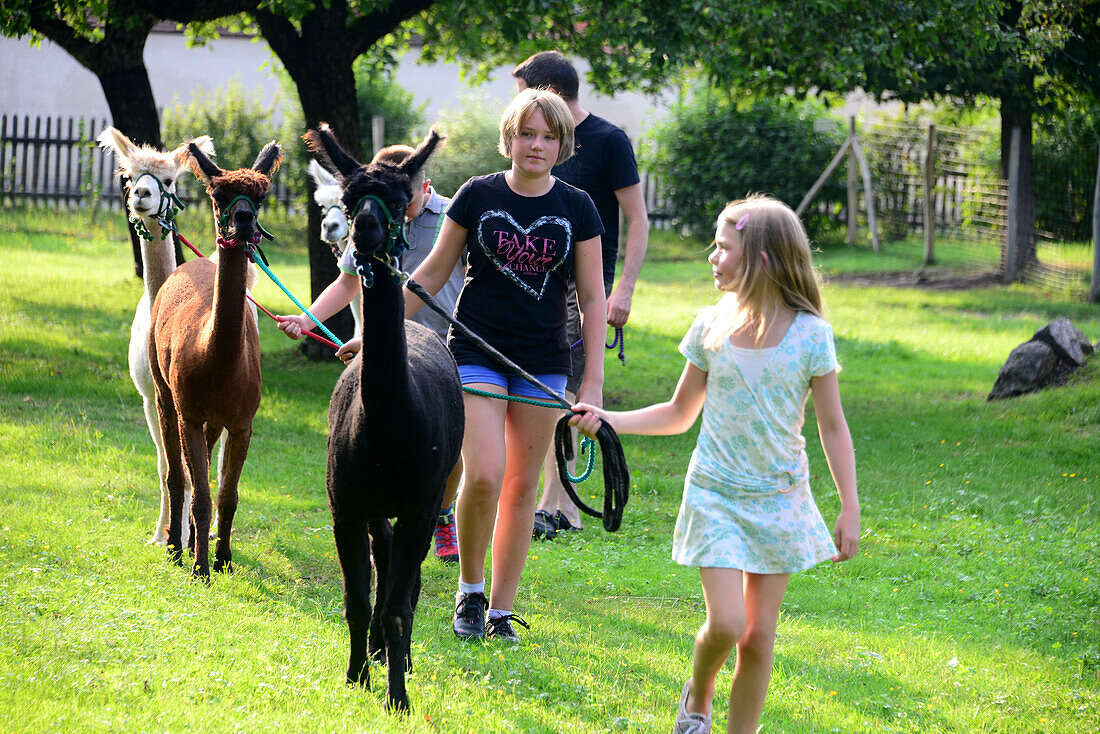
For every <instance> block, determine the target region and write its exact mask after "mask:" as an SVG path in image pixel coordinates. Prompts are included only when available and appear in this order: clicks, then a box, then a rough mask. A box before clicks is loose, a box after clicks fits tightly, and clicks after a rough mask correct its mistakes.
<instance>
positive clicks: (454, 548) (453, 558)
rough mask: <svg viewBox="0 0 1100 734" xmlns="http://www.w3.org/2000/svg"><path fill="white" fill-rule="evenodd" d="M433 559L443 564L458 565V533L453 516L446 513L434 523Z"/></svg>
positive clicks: (450, 513)
mask: <svg viewBox="0 0 1100 734" xmlns="http://www.w3.org/2000/svg"><path fill="white" fill-rule="evenodd" d="M433 537H434V538H435V557H436V558H438V559H439V560H441V561H443V562H444V563H458V531H457V530H456V528H455V514H454V513H453V512H448V513H447V514H445V515H440V516H439V519H438V520H436V521H435V533H434V534H433Z"/></svg>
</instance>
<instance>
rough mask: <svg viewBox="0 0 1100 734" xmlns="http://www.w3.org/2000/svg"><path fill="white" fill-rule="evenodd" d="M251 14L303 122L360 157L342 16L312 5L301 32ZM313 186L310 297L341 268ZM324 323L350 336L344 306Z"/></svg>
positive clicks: (315, 347)
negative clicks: (324, 233) (327, 131)
mask: <svg viewBox="0 0 1100 734" xmlns="http://www.w3.org/2000/svg"><path fill="white" fill-rule="evenodd" d="M256 20H257V22H258V24H259V25H260V28H261V30H262V31H263V33H264V37H265V38H266V39H267V40H268V43H270V44H271V47H272V49H273V50H274V51H275V52H276V54H277V55H278V56H279V59H280V60H281V61H282V62H283V66H284V67H285V68H286V70H287V73H288V74H290V78H291V79H293V80H294V84H295V86H296V87H297V90H298V97H299V99H300V101H301V103H302V114H303V117H304V118H305V123H306V127H308V128H315V127H317V125H319V124H320V123H322V122H327V123H328V124H329V125H331V126H332V129H333V132H334V133H335V134H336V137H337V138H338V139H339V140H340V144H341V145H342V146H344V149H345V150H346V151H347V152H348V153H350V154H351V155H352V156H354V157H356V158H357V159H359V160H361V158H360V157H359V156H360V147H361V146H360V143H359V112H358V108H357V106H356V100H355V75H354V73H353V72H352V61H353V60H354V58H355V51H354V49H353V47H352V45H351V43H350V40H349V39H347V38H346V36H347V31H346V29H345V26H344V17H343V16H342V15H340V14H339V13H326V12H325V11H324V10H323V9H316V10H314V11H313V12H312V13H310V15H309V20H308V21H306V20H303V22H302V24H301V31H300V33H296V32H293V31H291V30H290V29H289V28H288V27H287V25H285V24H284V23H283V22H280V20H278V19H276V18H274V17H273V16H268V15H266V14H264V13H262V12H259V13H257V14H256ZM291 33H293V36H291V35H290V34H291ZM313 191H314V186H313V182H312V180H310V181H309V184H308V194H309V202H310V206H309V210H308V211H309V213H308V218H307V221H308V224H307V226H308V228H309V231H308V232H307V236H308V242H309V289H310V295H311V300H316V299H317V297H318V296H319V295H321V292H322V291H324V290H325V288H327V287H328V286H329V284H330V283H332V281H333V280H335V279H336V277H337V276H338V275H339V274H340V269H339V268H338V267H337V266H336V259H335V258H334V257H333V256H332V250H331V249H330V248H329V246H328V245H327V244H326V243H325V242H323V241H322V240H321V213H320V211H319V210H318V209H317V207H316V206H314V205H313ZM324 324H325V326H326V327H327V328H328V329H329V330H330V331H331V332H332V333H333V334H335V335H336V336H338V337H339V338H340V339H341V340H342V341H347V340H348V339H350V338H351V337H352V335H353V333H354V331H355V321H354V319H353V318H352V315H351V310H350V309H347V308H345V309H341V310H340V312H339V313H337V314H336V315H335V316H333V317H332V318H330V319H328V320H327V321H325V322H324ZM301 350H302V353H303V354H305V355H306V356H307V357H309V358H310V359H319V360H320V359H332V358H334V356H335V355H334V354H333V351H332V348H331V347H328V346H326V345H324V344H321V343H320V342H318V341H315V340H313V339H305V340H303V341H302V345H301Z"/></svg>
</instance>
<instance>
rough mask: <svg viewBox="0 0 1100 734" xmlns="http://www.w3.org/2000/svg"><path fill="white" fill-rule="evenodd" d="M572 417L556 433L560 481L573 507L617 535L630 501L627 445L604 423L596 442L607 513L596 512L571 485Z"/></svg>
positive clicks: (564, 421)
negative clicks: (616, 532) (624, 449)
mask: <svg viewBox="0 0 1100 734" xmlns="http://www.w3.org/2000/svg"><path fill="white" fill-rule="evenodd" d="M571 417H572V416H571V415H567V416H565V417H564V418H562V419H561V420H560V421H558V425H557V427H555V429H554V458H555V459H556V460H557V462H558V477H559V478H560V479H561V484H562V486H563V487H565V493H566V494H567V495H569V499H571V500H573V504H575V505H576V506H577V507H579V508H580V509H581V510H583V511H584V512H585V513H587V514H589V515H591V516H592V517H597V518H600V519H601V520H603V529H604V530H606V531H607V532H609V533H613V532H615V531H616V530H618V529H619V526H620V525H621V524H622V522H623V510H625V509H626V501H627V500H628V499H629V498H630V470H629V469H628V468H627V466H626V457H625V456H624V455H623V445H622V443H620V442H619V436H618V434H616V433H615V429H613V428H612V427H611V426H610V425H609V424H608V423H607V421H604V422H603V423H602V424H601V425H600V430H598V431H596V440H597V441H598V442H599V444H600V452H601V453H602V454H603V512H599V511H597V510H593V509H592V508H591V507H589V506H588V505H586V504H585V503H584V502H582V501H581V498H580V497H578V496H577V490H576V489H575V488H574V487H573V483H572V482H571V481H569V466H568V465H567V464H566V462H567V461H569V460H571V459H572V458H573V453H574V452H573V433H572V431H570V430H569V419H570V418H571Z"/></svg>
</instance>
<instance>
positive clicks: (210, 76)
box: [0, 31, 661, 139]
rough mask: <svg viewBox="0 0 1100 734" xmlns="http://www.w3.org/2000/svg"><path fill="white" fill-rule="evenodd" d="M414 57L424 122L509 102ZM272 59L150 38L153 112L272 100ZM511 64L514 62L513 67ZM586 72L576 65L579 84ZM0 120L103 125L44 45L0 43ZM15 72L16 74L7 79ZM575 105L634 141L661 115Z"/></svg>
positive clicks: (87, 84) (615, 105) (64, 57)
mask: <svg viewBox="0 0 1100 734" xmlns="http://www.w3.org/2000/svg"><path fill="white" fill-rule="evenodd" d="M416 58H417V52H416V51H415V50H413V51H410V52H409V53H407V54H405V55H404V56H403V57H401V58H400V59H399V65H398V68H397V72H396V78H397V81H398V82H399V83H400V84H401V85H402V86H404V87H405V88H406V89H408V90H409V91H410V92H411V93H412V94H413V96H414V99H415V100H416V102H417V103H418V104H425V103H426V105H427V107H426V116H427V121H428V122H431V121H434V120H435V119H436V118H437V116H438V115H439V113H440V111H442V110H443V109H446V108H453V107H455V106H457V105H458V103H459V100H460V99H461V98H462V97H463V96H464V95H469V94H476V95H480V96H484V97H486V98H487V99H488V104H490V105H493V108H492V109H495V110H498V111H502V110H503V109H504V107H505V105H507V103H508V100H509V99H511V97H512V95H514V94H515V83H514V81H513V79H512V77H511V70H512V66H511V65H509V66H507V67H500V68H498V69H496V70H495V71H494V72H493V74H492V76H491V78H490V79H489V80H488V81H487V82H485V83H484V84H481V85H478V86H476V87H471V86H470V85H468V84H466V83H465V82H464V81H462V80H461V77H460V73H459V67H458V66H457V65H455V64H433V65H431V66H427V65H422V64H418V63H416ZM273 59H274V56H273V55H272V54H271V52H270V49H269V48H268V45H267V44H266V43H265V42H264V41H263V40H262V39H252V38H248V37H244V36H228V35H227V36H223V37H222V38H220V39H218V40H217V41H214V42H212V43H210V44H208V45H207V46H205V47H200V48H188V47H187V45H186V42H185V40H184V37H183V35H182V34H180V33H178V32H160V31H154V32H153V33H152V34H150V36H149V40H148V43H147V44H146V47H145V64H146V66H147V68H148V70H149V81H150V83H151V84H152V87H153V96H154V98H155V99H156V103H157V106H158V108H161V109H163V108H164V107H165V106H170V105H173V104H176V103H177V102H184V103H186V102H187V101H188V100H189V99H190V97H192V96H193V95H194V94H195V93H196V92H198V91H200V90H201V91H206V92H210V91H213V90H215V89H217V88H219V87H221V86H224V85H225V83H226V81H227V80H229V79H230V78H232V77H234V76H236V77H239V78H240V81H241V83H242V85H243V88H244V91H245V92H246V93H248V94H252V93H254V92H256V91H257V90H261V91H262V93H263V94H264V96H265V97H271V96H274V95H276V94H278V93H279V90H280V85H279V82H278V80H277V79H276V77H275V75H274V73H273V72H272V66H273V63H274V62H273ZM516 61H517V63H518V62H519V61H521V59H518V58H517V59H516ZM587 68H588V67H587V64H585V63H584V62H583V61H581V62H578V69H579V70H580V71H581V75H582V79H583V76H584V72H585V71H586V70H587ZM0 69H5V70H8V73H5V74H3V76H2V78H0V113H3V114H7V115H13V114H14V115H19V116H23V115H28V116H30V117H32V118H34V117H36V116H53V117H57V116H60V117H65V118H68V117H95V118H109V115H110V112H109V110H108V107H107V101H106V99H105V98H104V96H103V91H102V89H101V88H100V85H99V81H98V80H97V79H96V77H95V75H94V74H92V73H91V72H90V71H88V70H86V69H85V68H84V67H83V66H81V65H80V64H78V63H77V62H76V61H75V60H73V58H72V57H70V56H69V55H68V54H67V53H66V52H65V51H64V50H63V49H62V48H61V47H60V46H57V45H56V44H54V43H52V42H50V41H43V42H42V44H41V46H40V47H31V46H30V44H29V42H28V40H27V39H26V38H0ZM12 70H18V73H11V71H12ZM580 97H581V103H582V104H583V105H584V106H585V107H586V108H587V109H588V110H590V111H591V112H593V113H595V114H597V115H600V116H602V117H606V118H607V119H609V120H611V121H612V122H614V123H615V124H617V125H619V126H620V127H622V128H624V129H625V130H626V132H627V134H628V135H630V137H631V138H633V139H637V138H638V137H639V136H640V135H641V134H642V133H643V132H644V130H645V128H646V126H647V125H649V124H651V123H652V122H653V121H654V120H655V119H656V115H658V114H659V113H660V110H661V106H660V105H658V106H656V107H655V106H654V103H653V102H652V101H651V100H650V99H648V98H647V97H645V96H644V95H641V94H635V93H624V94H619V95H616V96H615V97H614V98H609V97H602V96H598V95H596V94H594V93H593V92H592V91H591V89H590V88H589V87H588V85H587V84H585V83H583V81H582V87H581V93H580Z"/></svg>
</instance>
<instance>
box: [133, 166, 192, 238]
mask: <svg viewBox="0 0 1100 734" xmlns="http://www.w3.org/2000/svg"><path fill="white" fill-rule="evenodd" d="M146 176H148V177H149V178H151V179H153V180H154V181H156V182H157V188H158V189H160V207H158V208H157V216H156V220H157V224H159V225H160V229H161V233H160V236H161V238H162V239H163V238H164V236H165V234H166V233H168V232H175V231H176V215H177V214H179V213H180V212H181V211H183V209H184V203H183V202H182V201H180V198H179V197H178V196H176V193H175V192H174V191H169V190H168V189H166V188H164V182H163V181H161V180H160V179H159V178H157V177H156V176H154V175H153V174H151V173H143V174H141V175H140V176H138V177H137V178H136V179H134V180H133V181H132V182H130V186H131V187H133V186H137V182H138V181H140V180H141V179H143V178H145V177H146ZM127 219H128V220H129V221H130V223H131V224H132V225H134V231H135V232H137V233H138V236H139V237H141V238H142V239H145V240H150V241H152V239H153V233H152V232H150V231H149V227H147V226H146V225H145V221H144V220H143V219H142V218H141V217H139V216H137V215H136V214H133V213H130V214H129V215H128V216H127Z"/></svg>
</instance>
